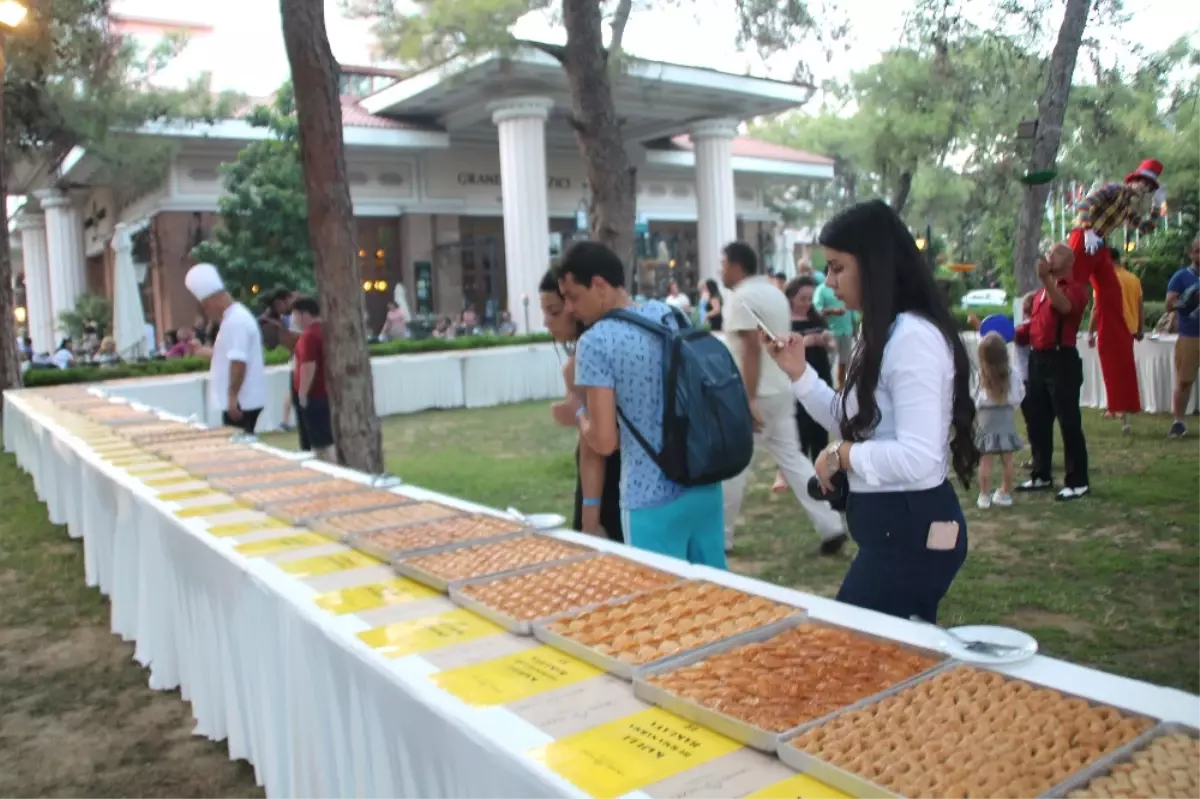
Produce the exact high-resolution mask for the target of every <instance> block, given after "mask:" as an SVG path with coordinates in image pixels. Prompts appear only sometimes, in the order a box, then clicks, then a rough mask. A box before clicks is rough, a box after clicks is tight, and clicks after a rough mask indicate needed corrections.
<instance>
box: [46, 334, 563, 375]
mask: <svg viewBox="0 0 1200 799" xmlns="http://www.w3.org/2000/svg"><path fill="white" fill-rule="evenodd" d="M549 341H551V339H550V337H549V336H548V335H546V334H543V333H538V334H533V335H528V336H462V337H460V338H454V339H442V338H427V339H419V340H414V339H404V340H400V341H388V342H384V343H380V344H372V345H371V346H370V351H371V356H372V357H379V358H382V357H387V356H392V355H415V354H418V353H427V352H457V351H460V350H480V349H490V348H493V347H518V346H529V345H531V344H545V343H548V342H549ZM290 357H291V353H289V352H288V351H287V350H286V349H283V348H278V349H274V350H271V351H270V352H268V353H267V354H266V356H265V361H266V364H267V365H268V366H279V365H282V364H286V363H287V362H288V359H289V358H290ZM208 367H209V362H208V361H207V360H206V359H204V358H171V359H168V360H154V361H144V362H139V363H123V364H116V365H112V366H79V367H76V368H74V369H30V370H29V371H28V372H26V373H25V386H26V387H27V388H35V387H44V386H58V385H64V384H67V383H94V382H98V381H103V380H123V379H127V378H140V377H160V376H163V375H177V374H186V373H188V372H204V371H207V370H208Z"/></svg>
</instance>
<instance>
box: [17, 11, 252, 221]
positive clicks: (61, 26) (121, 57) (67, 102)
mask: <svg viewBox="0 0 1200 799" xmlns="http://www.w3.org/2000/svg"><path fill="white" fill-rule="evenodd" d="M25 5H26V6H27V7H28V9H29V14H28V16H27V17H26V20H25V22H24V23H22V25H21V28H20V30H19V31H18V32H16V33H14V35H12V36H10V37H7V39H6V41H5V44H4V47H5V55H6V57H7V70H6V71H5V74H4V123H5V126H4V133H5V137H4V146H5V155H6V156H7V157H9V158H12V159H19V158H21V157H36V158H38V159H41V160H43V161H44V162H46V163H48V164H49V165H50V166H51V168H53V167H54V166H56V165H57V164H58V163H59V162H60V161H61V160H62V158H64V157H65V156H66V155H67V153H68V152H70V151H71V149H72V148H74V147H77V146H78V147H84V148H86V150H87V152H88V154H89V155H90V156H92V157H94V158H96V159H98V160H99V162H100V167H99V171H98V173H97V174H96V176H95V179H96V180H98V181H102V182H104V183H105V184H106V185H110V186H112V187H113V189H114V191H115V192H116V194H117V195H118V197H117V199H118V202H121V201H124V200H127V199H129V198H130V197H132V196H136V195H137V194H139V193H141V192H142V191H144V190H146V189H148V188H150V187H151V186H153V185H155V184H156V183H157V182H158V181H159V180H160V179H161V178H162V175H163V173H164V170H165V169H166V167H167V165H168V164H169V163H170V159H171V155H172V153H173V148H172V146H171V145H170V144H169V143H168V142H166V141H162V140H160V139H156V138H154V137H140V136H133V135H129V132H130V131H132V130H136V129H138V128H139V127H141V126H142V125H144V124H146V123H148V122H157V121H168V120H170V121H181V120H184V121H187V120H190V121H196V120H205V121H212V120H214V119H217V118H221V117H223V116H227V115H228V114H229V111H230V110H231V109H232V107H233V105H234V103H236V101H237V98H236V96H235V95H233V94H231V93H225V94H220V95H216V94H214V93H213V92H212V91H211V90H210V84H209V76H208V75H206V74H205V75H200V76H197V77H196V78H195V80H193V81H192V82H191V83H190V85H188V86H186V87H185V88H183V89H166V88H160V87H155V86H154V85H152V84H151V82H150V78H151V76H152V75H153V74H154V73H155V72H157V71H160V70H161V69H162V67H163V66H164V65H165V64H166V63H167V62H168V61H170V59H171V58H172V57H173V56H174V55H175V54H176V53H177V52H178V51H179V49H180V48H181V47H182V46H183V44H184V41H185V40H184V39H182V38H180V37H171V38H167V39H164V40H163V41H162V42H161V43H160V44H159V45H158V46H157V47H155V48H154V49H153V50H152V51H151V52H149V53H147V54H142V53H139V52H138V51H137V47H136V45H135V44H134V42H133V41H132V40H128V39H125V38H124V37H122V36H121V35H120V34H119V33H118V32H117V31H116V30H114V28H113V26H112V24H111V19H110V17H109V3H108V2H107V0H26V2H25Z"/></svg>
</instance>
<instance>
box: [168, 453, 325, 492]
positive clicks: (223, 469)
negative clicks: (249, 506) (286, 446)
mask: <svg viewBox="0 0 1200 799" xmlns="http://www.w3.org/2000/svg"><path fill="white" fill-rule="evenodd" d="M176 465H177V466H178V467H179V468H180V469H182V470H183V471H185V472H187V473H189V474H193V475H196V476H197V477H203V478H204V479H206V480H209V481H215V480H220V479H222V478H226V477H237V476H239V475H244V474H247V473H249V472H261V473H263V475H264V476H265V475H268V474H271V473H272V472H284V471H291V470H292V469H295V468H296V463H295V462H294V461H289V460H285V459H283V458H271V457H270V456H264V457H263V460H261V461H259V460H237V461H231V462H226V461H208V462H206V463H203V464H199V465H183V464H176ZM313 474H315V475H317V476H318V477H325V475H323V474H321V473H320V472H317V471H314V472H313ZM277 485H279V484H278V483H273V484H272V487H274V486H277ZM263 487H264V488H265V487H266V486H263ZM231 490H237V491H248V490H250V489H246V488H238V489H231Z"/></svg>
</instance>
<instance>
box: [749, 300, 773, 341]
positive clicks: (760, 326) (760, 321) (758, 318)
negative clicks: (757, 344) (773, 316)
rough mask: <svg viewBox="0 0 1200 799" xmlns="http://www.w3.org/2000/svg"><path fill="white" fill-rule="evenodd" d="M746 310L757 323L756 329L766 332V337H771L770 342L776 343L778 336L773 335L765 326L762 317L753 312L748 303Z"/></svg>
mask: <svg viewBox="0 0 1200 799" xmlns="http://www.w3.org/2000/svg"><path fill="white" fill-rule="evenodd" d="M746 310H747V311H749V312H750V315H751V316H753V317H754V321H755V322H757V323H758V329H759V330H761V331H762V332H764V333H766V334H767V338H769V339H771V343H772V344H778V343H779V336H777V335H775V333H774V332H772V330H771V328H769V327H767V323H766V322H764V321H763V318H762V317H761V316H759V315H758V314H757V313H755V312H754V309H753V308H751V307H750V306H749V305H747V306H746Z"/></svg>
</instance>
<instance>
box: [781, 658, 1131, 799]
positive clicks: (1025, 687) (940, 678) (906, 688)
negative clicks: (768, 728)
mask: <svg viewBox="0 0 1200 799" xmlns="http://www.w3.org/2000/svg"><path fill="white" fill-rule="evenodd" d="M1152 727H1154V721H1153V720H1151V719H1149V718H1146V717H1145V716H1140V715H1137V714H1134V713H1130V712H1129V711H1124V710H1121V709H1118V708H1115V707H1111V706H1108V705H1104V704H1101V703H1097V702H1093V701H1090V700H1087V699H1083V698H1080V697H1077V696H1074V695H1072V694H1067V693H1063V692H1060V691H1056V690H1053V689H1051V688H1044V687H1041V686H1037V685H1033V684H1031V683H1027V682H1025V681H1024V680H1018V679H1015V678H1012V677H1006V676H1004V675H1001V674H997V673H996V672H992V671H986V670H984V669H979V668H975V667H973V666H966V665H961V664H953V665H951V666H949V667H947V668H945V669H942V670H939V671H938V672H937V673H934V674H927V675H925V676H924V677H923V678H921V679H918V680H915V681H913V682H911V683H909V684H906V685H900V686H897V687H895V688H892V689H890V690H887V691H884V692H883V693H881V694H878V695H876V696H874V697H871V698H870V699H866V700H864V701H862V702H858V703H855V704H852V705H850V706H848V707H846V708H843V709H841V710H839V711H836V712H834V713H831V714H829V715H827V716H825V717H823V718H821V719H818V720H816V721H814V722H813V723H812V724H808V725H805V726H802V727H800V728H799V729H797V730H795V731H793V732H792V733H789V734H788V735H786V736H784V738H783V739H782V740H781V741H780V744H779V748H778V752H779V757H780V759H781V760H783V762H784V763H786V764H788V765H789V766H791V767H792V768H795V769H797V770H799V771H803V772H805V773H808V774H810V775H811V776H812V777H813V778H814V779H818V780H821V781H822V782H825V783H827V784H829V785H831V786H833V787H834V788H838V789H839V790H842V791H845V792H847V793H849V794H851V795H852V796H906V797H921V796H938V797H958V796H1047V795H1051V794H1053V793H1055V792H1056V791H1055V788H1056V786H1058V785H1060V784H1064V783H1065V781H1066V780H1067V779H1068V778H1069V777H1071V775H1073V774H1076V773H1078V772H1080V771H1081V770H1084V771H1085V772H1086V771H1087V769H1088V768H1089V767H1092V766H1093V765H1095V764H1099V763H1102V762H1103V761H1104V759H1105V758H1106V757H1108V756H1110V755H1113V754H1115V753H1118V752H1119V751H1120V750H1121V749H1122V747H1124V746H1126V745H1127V744H1129V743H1130V742H1132V741H1135V740H1136V739H1138V738H1139V736H1141V735H1143V734H1144V733H1145V732H1147V731H1148V730H1150V729H1151V728H1152Z"/></svg>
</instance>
